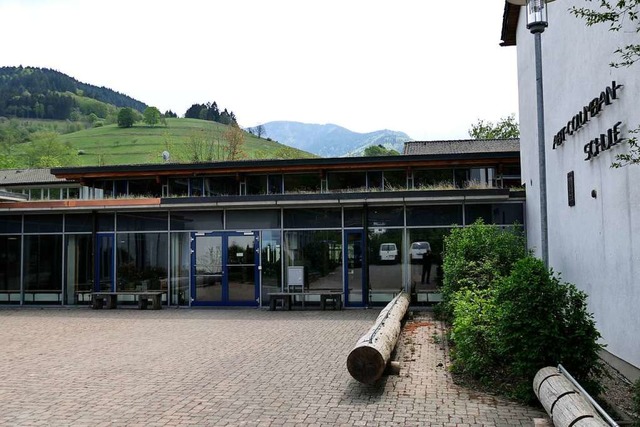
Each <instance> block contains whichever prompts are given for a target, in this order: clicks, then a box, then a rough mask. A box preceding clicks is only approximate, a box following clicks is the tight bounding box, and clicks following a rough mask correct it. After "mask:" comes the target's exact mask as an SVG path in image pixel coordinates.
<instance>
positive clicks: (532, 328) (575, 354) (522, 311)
mask: <svg viewBox="0 0 640 427" xmlns="http://www.w3.org/2000/svg"><path fill="white" fill-rule="evenodd" d="M586 298H587V297H586V294H585V293H583V292H581V291H579V290H578V289H576V287H575V286H574V285H572V284H569V283H560V280H559V279H558V278H557V277H555V276H554V275H553V273H552V272H551V271H549V270H548V269H547V268H545V266H544V264H543V263H542V261H540V260H538V259H536V258H533V257H526V258H523V259H522V260H520V261H518V262H516V263H515V265H514V268H513V271H512V273H511V274H510V275H509V276H508V277H506V278H505V279H503V280H502V281H501V282H500V283H498V284H497V285H496V289H495V305H496V308H497V310H498V312H497V314H496V316H495V322H496V323H495V331H494V333H495V341H494V342H495V345H496V349H495V350H496V352H497V354H498V355H499V358H500V363H501V364H502V365H503V367H504V371H505V372H508V375H509V376H510V377H511V378H510V379H511V381H512V386H513V389H514V396H515V397H517V398H520V399H524V400H529V399H534V398H535V396H534V395H533V391H532V390H531V380H532V379H533V377H534V376H535V374H536V372H537V371H538V370H539V369H541V368H543V367H545V366H555V365H557V364H558V363H562V365H563V366H564V367H565V368H566V369H567V370H568V371H569V372H570V373H571V374H572V375H573V376H574V377H575V378H576V379H577V380H578V381H579V382H580V383H581V384H582V385H583V386H585V388H587V389H588V390H590V392H592V393H594V395H597V394H598V392H599V389H598V387H597V382H596V381H594V380H595V379H597V377H598V376H599V374H600V364H599V358H598V351H599V350H600V349H601V348H602V346H601V345H600V344H598V342H597V341H598V339H599V338H600V334H599V333H598V331H597V329H596V328H595V322H594V321H593V316H592V315H591V314H590V313H588V312H587V304H586Z"/></svg>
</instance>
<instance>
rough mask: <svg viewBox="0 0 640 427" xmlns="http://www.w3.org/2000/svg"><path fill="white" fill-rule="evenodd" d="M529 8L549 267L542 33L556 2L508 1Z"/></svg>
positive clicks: (544, 251)
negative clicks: (533, 50)
mask: <svg viewBox="0 0 640 427" xmlns="http://www.w3.org/2000/svg"><path fill="white" fill-rule="evenodd" d="M507 1H508V2H509V3H512V4H516V5H519V6H525V5H526V7H527V10H526V12H527V29H529V31H531V34H533V37H534V41H535V61H536V95H537V116H538V163H539V165H538V166H539V174H540V239H541V242H540V243H541V252H542V262H544V265H545V267H547V268H548V267H549V227H548V223H547V160H546V156H545V144H544V98H543V91H542V37H541V35H542V32H543V31H544V29H545V28H547V25H548V20H547V3H550V2H552V1H554V0H507Z"/></svg>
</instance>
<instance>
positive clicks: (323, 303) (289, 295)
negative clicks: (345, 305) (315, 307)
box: [269, 290, 342, 311]
mask: <svg viewBox="0 0 640 427" xmlns="http://www.w3.org/2000/svg"><path fill="white" fill-rule="evenodd" d="M296 295H300V296H302V297H303V298H304V297H305V296H306V295H316V296H320V308H321V309H322V310H324V309H326V307H327V303H329V302H330V303H331V305H332V307H333V309H334V310H336V309H337V310H341V309H342V292H340V291H320V290H317V291H305V292H272V293H270V294H269V310H271V311H274V310H275V309H276V305H277V302H278V301H282V308H283V309H284V310H291V307H292V305H293V297H294V296H296Z"/></svg>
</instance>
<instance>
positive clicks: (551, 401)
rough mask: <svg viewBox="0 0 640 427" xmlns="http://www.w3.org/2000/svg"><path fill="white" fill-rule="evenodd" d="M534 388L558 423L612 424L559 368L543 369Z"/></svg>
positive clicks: (562, 425)
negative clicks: (608, 422)
mask: <svg viewBox="0 0 640 427" xmlns="http://www.w3.org/2000/svg"><path fill="white" fill-rule="evenodd" d="M533 391H534V392H535V393H536V396H537V397H538V400H540V403H541V404H542V406H543V407H544V409H545V410H546V411H547V414H549V416H550V417H551V420H552V421H553V425H554V426H556V427H569V426H578V425H581V426H595V427H600V426H603V427H604V426H608V424H607V423H606V422H605V421H604V420H603V419H602V418H601V417H600V415H599V414H598V412H597V411H596V410H595V408H594V407H593V406H592V405H591V404H590V403H589V402H588V401H587V399H586V398H585V397H584V396H583V395H582V394H580V391H579V390H578V389H577V388H576V387H574V386H573V384H571V382H570V381H569V380H568V379H567V378H566V377H565V376H564V375H562V373H560V372H559V371H558V369H556V368H553V367H546V368H542V369H540V370H539V371H538V373H537V374H536V376H535V378H534V379H533Z"/></svg>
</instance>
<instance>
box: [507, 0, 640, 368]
mask: <svg viewBox="0 0 640 427" xmlns="http://www.w3.org/2000/svg"><path fill="white" fill-rule="evenodd" d="M572 7H577V8H580V7H593V8H598V7H599V3H598V4H596V2H593V3H588V2H584V1H578V0H567V1H562V2H560V1H558V2H553V3H550V4H549V5H548V6H547V8H548V11H549V25H548V28H547V29H546V30H545V31H544V33H543V34H542V75H543V82H544V85H543V86H544V110H545V114H544V124H545V134H544V140H545V152H546V155H545V159H546V182H547V204H548V209H547V211H548V212H547V219H548V236H549V238H548V242H549V244H548V246H549V264H550V267H552V268H553V270H554V271H556V272H558V273H560V274H561V275H562V279H563V280H565V281H568V282H571V283H574V284H576V285H577V286H578V287H579V288H580V289H581V290H583V291H585V292H586V293H587V294H588V296H589V311H591V312H593V314H594V318H595V321H596V323H597V327H598V329H599V331H600V333H601V334H602V341H603V343H604V344H606V346H607V347H606V350H607V352H606V353H605V355H604V357H605V358H606V359H607V360H609V361H610V362H612V363H613V364H614V365H615V366H616V367H618V368H619V369H620V370H621V371H623V372H625V373H626V375H627V376H628V377H630V378H632V379H636V378H639V377H640V338H639V337H638V332H637V331H638V330H640V316H639V315H638V314H637V313H638V305H639V304H640V286H639V283H640V211H639V210H638V207H639V206H640V191H639V188H640V187H638V185H637V182H639V181H640V166H638V165H629V166H625V167H621V168H613V167H612V164H613V163H614V162H616V157H617V155H618V154H623V153H628V152H629V150H630V144H629V139H630V138H633V137H635V136H637V134H635V133H633V130H634V129H637V128H638V126H639V125H640V107H639V106H638V94H639V93H640V78H639V76H640V73H639V71H640V68H639V67H640V64H635V65H633V66H631V67H619V68H615V67H612V66H610V64H611V63H612V62H618V61H619V59H620V58H619V57H618V56H617V54H616V53H615V51H616V49H618V48H621V47H624V46H627V45H629V44H633V43H636V44H637V43H638V34H637V31H636V24H637V21H633V20H629V19H624V20H623V21H622V28H621V30H620V31H610V30H609V26H608V25H607V24H597V25H593V26H591V27H588V26H587V25H586V22H585V21H584V20H583V19H581V18H578V17H576V16H575V15H573V14H572V13H571V11H570V10H571V8H572ZM502 41H503V43H502V44H503V45H505V46H513V45H516V46H517V58H518V59H517V61H518V91H519V100H520V101H519V104H520V105H519V110H520V111H519V117H520V132H521V138H520V141H521V153H522V180H523V183H524V184H525V185H526V191H527V206H526V217H527V226H526V227H527V238H528V242H529V245H530V247H531V248H532V249H533V250H534V251H535V252H536V253H537V254H538V255H540V253H541V236H542V234H541V216H540V215H541V213H540V172H539V158H538V144H537V138H538V136H537V115H536V99H537V98H536V74H535V72H536V66H535V64H536V63H535V55H534V37H533V35H532V34H530V32H529V30H528V29H527V17H526V14H525V8H524V7H520V6H515V5H512V4H509V3H505V11H504V19H503V26H502Z"/></svg>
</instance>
